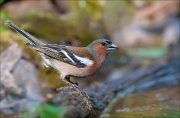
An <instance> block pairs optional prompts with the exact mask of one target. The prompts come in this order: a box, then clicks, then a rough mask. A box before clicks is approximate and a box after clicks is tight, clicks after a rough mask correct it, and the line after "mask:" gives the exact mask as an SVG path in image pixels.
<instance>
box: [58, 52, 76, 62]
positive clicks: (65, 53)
mask: <svg viewBox="0 0 180 118" xmlns="http://www.w3.org/2000/svg"><path fill="white" fill-rule="evenodd" d="M61 52H62V53H64V55H66V57H67V58H68V59H70V60H71V62H72V63H75V62H74V60H73V59H72V58H71V57H70V56H69V55H68V54H67V52H66V51H64V50H62V51H61Z"/></svg>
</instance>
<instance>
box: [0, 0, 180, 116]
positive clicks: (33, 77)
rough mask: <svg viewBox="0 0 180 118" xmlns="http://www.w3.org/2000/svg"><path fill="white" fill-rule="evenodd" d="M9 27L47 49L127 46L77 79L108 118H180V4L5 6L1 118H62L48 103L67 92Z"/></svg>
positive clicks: (103, 1)
mask: <svg viewBox="0 0 180 118" xmlns="http://www.w3.org/2000/svg"><path fill="white" fill-rule="evenodd" d="M6 20H11V21H12V22H14V24H16V25H18V26H20V27H21V28H23V29H24V30H25V31H27V32H29V33H30V34H32V35H33V36H35V37H37V38H39V39H40V40H43V41H44V42H47V43H57V44H65V45H73V46H86V45H87V44H89V43H90V42H92V41H93V40H95V39H97V38H107V39H110V40H112V42H114V43H115V44H117V45H118V46H119V50H118V51H116V52H114V53H112V54H110V55H109V56H108V57H107V59H106V61H105V63H104V65H103V66H102V68H101V69H100V70H99V71H98V72H97V74H95V75H94V76H91V77H88V78H83V79H78V78H77V79H76V78H72V79H73V81H75V82H78V83H79V87H80V88H82V89H83V90H84V91H86V93H87V94H88V95H89V96H92V97H93V98H94V101H95V104H96V105H97V107H98V108H99V111H100V115H101V117H102V118H121V117H122V118H123V117H137V118H139V117H158V118H160V117H161V118H170V117H174V118H176V117H177V118H178V117H180V113H179V110H180V95H179V94H180V88H179V84H180V71H179V69H180V61H179V59H180V52H179V51H180V1H179V0H111V1H110V0H0V59H1V60H0V64H1V70H0V89H1V90H0V115H2V117H4V118H5V117H6V118H7V117H11V118H12V117H20V116H21V117H27V116H29V117H38V116H39V117H40V118H50V117H54V118H58V117H61V116H63V114H64V112H63V111H64V110H63V109H64V108H63V107H61V105H60V106H51V105H49V104H43V105H42V104H41V103H44V101H45V99H46V100H47V99H49V98H53V97H54V96H53V95H54V94H55V93H54V89H56V88H59V87H64V86H67V85H66V84H65V83H63V82H62V81H60V79H59V74H58V73H57V72H56V71H55V70H53V69H51V68H50V69H47V68H45V67H44V66H43V65H42V62H41V58H40V56H39V55H38V53H37V52H36V51H34V50H32V49H30V48H28V47H27V46H26V45H24V44H25V43H26V40H24V38H23V37H22V36H21V35H19V34H17V33H16V32H14V31H13V30H11V29H10V28H9V27H7V26H6V25H5V24H4V21H6ZM45 103H46V102H45ZM39 104H40V105H39ZM33 110H35V112H36V113H35V114H34V115H32V114H31V115H30V113H32V112H34V111H33ZM47 111H48V113H47ZM60 111H61V112H60ZM46 113H47V114H46ZM43 114H45V116H43Z"/></svg>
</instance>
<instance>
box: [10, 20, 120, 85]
mask: <svg viewBox="0 0 180 118" xmlns="http://www.w3.org/2000/svg"><path fill="white" fill-rule="evenodd" d="M7 24H8V26H10V27H11V28H12V29H14V30H15V31H17V32H18V33H20V34H21V35H23V36H24V37H25V38H27V39H28V41H29V43H28V46H30V47H31V48H34V49H35V50H36V51H37V52H38V53H39V54H40V55H41V57H42V58H43V60H44V65H45V66H46V67H52V68H54V69H56V70H57V71H58V72H59V73H60V75H61V79H62V80H65V81H66V82H68V83H73V82H72V81H71V80H70V76H72V77H87V76H90V75H92V74H93V73H95V72H96V71H97V70H98V69H99V68H100V66H101V65H102V63H103V61H104V60H105V58H106V56H107V54H108V53H109V52H110V51H113V50H116V49H118V47H117V46H116V45H115V44H113V43H112V42H111V41H110V40H107V39H97V40H95V41H93V42H92V43H90V44H89V45H88V46H87V47H73V46H65V45H58V44H45V43H43V42H41V41H39V40H38V39H37V38H35V37H34V36H32V35H30V34H29V33H28V32H25V31H24V30H22V29H21V28H19V27H18V26H16V25H14V24H13V23H12V22H10V21H8V22H7Z"/></svg>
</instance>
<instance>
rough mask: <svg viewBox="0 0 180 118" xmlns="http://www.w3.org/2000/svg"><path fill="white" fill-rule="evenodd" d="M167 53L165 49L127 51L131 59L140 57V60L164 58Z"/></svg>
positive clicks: (153, 48)
mask: <svg viewBox="0 0 180 118" xmlns="http://www.w3.org/2000/svg"><path fill="white" fill-rule="evenodd" d="M166 52H167V49H166V48H163V47H161V48H157V47H151V48H137V49H131V50H128V54H129V55H130V56H132V57H141V58H150V59H157V58H161V57H162V56H164V55H165V54H166Z"/></svg>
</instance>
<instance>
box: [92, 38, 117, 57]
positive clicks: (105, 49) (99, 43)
mask: <svg viewBox="0 0 180 118" xmlns="http://www.w3.org/2000/svg"><path fill="white" fill-rule="evenodd" d="M117 49H118V47H117V46H116V45H115V44H113V43H112V42H111V41H110V40H108V39H97V40H95V41H93V42H92V43H91V44H89V45H88V50H89V51H90V52H91V53H93V54H102V55H106V54H108V53H109V52H110V51H114V50H117Z"/></svg>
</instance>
